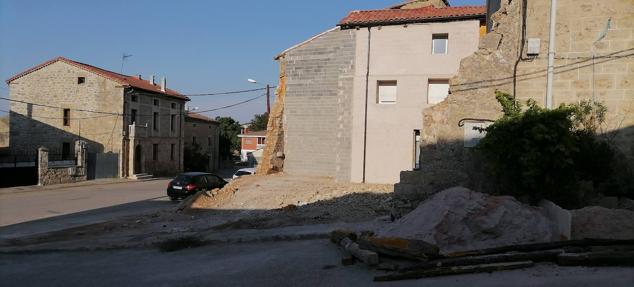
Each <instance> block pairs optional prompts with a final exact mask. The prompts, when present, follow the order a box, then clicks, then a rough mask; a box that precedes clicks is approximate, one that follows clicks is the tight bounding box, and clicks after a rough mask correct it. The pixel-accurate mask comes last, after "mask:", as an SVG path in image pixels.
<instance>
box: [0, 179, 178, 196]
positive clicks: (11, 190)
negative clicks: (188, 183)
mask: <svg viewBox="0 0 634 287" xmlns="http://www.w3.org/2000/svg"><path fill="white" fill-rule="evenodd" d="M164 179H167V178H151V179H145V180H134V179H120V180H116V181H115V180H113V181H107V182H93V181H89V180H88V181H82V182H81V183H70V184H56V185H46V186H39V185H28V186H16V187H6V188H0V195H5V194H17V193H27V192H43V191H54V190H60V189H65V188H74V187H84V186H102V185H112V184H122V183H137V182H146V181H156V180H164Z"/></svg>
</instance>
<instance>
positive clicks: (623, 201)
mask: <svg viewBox="0 0 634 287" xmlns="http://www.w3.org/2000/svg"><path fill="white" fill-rule="evenodd" d="M619 209H627V210H631V211H634V200H631V199H629V198H625V197H621V198H619Z"/></svg>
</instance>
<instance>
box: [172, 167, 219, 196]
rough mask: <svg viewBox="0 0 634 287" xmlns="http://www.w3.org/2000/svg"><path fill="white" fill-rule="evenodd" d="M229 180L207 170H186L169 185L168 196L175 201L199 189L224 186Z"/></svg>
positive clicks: (204, 189)
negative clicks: (206, 171)
mask: <svg viewBox="0 0 634 287" xmlns="http://www.w3.org/2000/svg"><path fill="white" fill-rule="evenodd" d="M226 184H227V182H226V181H225V180H224V179H222V178H221V177H219V176H217V175H215V174H211V173H205V172H186V173H182V174H180V175H178V176H176V177H175V178H174V179H173V180H172V181H170V182H169V184H168V185H167V196H169V198H170V199H171V200H173V201H175V200H179V199H181V198H185V197H188V196H190V195H193V194H195V193H196V192H199V191H206V190H212V189H214V188H222V187H224V186H225V185H226Z"/></svg>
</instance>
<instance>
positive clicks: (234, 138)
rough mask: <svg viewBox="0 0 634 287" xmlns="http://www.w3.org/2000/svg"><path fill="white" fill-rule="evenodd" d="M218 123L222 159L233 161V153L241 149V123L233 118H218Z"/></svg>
mask: <svg viewBox="0 0 634 287" xmlns="http://www.w3.org/2000/svg"><path fill="white" fill-rule="evenodd" d="M216 121H217V122H218V123H220V140H219V153H220V157H221V158H222V159H231V157H232V156H233V152H234V151H236V150H239V149H240V139H239V138H238V135H239V134H240V128H241V126H240V123H239V122H238V121H236V120H234V119H233V118H231V117H216Z"/></svg>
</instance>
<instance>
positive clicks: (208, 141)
mask: <svg viewBox="0 0 634 287" xmlns="http://www.w3.org/2000/svg"><path fill="white" fill-rule="evenodd" d="M207 146H208V147H210V148H211V137H208V138H207Z"/></svg>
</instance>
